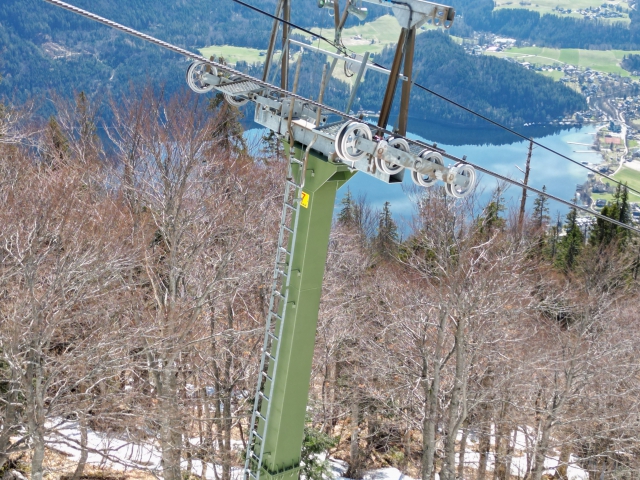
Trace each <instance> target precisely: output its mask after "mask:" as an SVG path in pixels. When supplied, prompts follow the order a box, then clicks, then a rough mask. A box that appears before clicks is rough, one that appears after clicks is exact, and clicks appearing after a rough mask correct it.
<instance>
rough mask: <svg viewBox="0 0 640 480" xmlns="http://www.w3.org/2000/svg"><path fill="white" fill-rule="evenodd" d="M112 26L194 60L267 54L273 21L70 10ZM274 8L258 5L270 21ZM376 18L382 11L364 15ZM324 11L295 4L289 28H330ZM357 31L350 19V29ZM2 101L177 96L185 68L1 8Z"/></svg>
mask: <svg viewBox="0 0 640 480" xmlns="http://www.w3.org/2000/svg"><path fill="white" fill-rule="evenodd" d="M71 3H73V4H74V5H76V6H78V7H80V8H86V9H88V10H90V11H92V12H94V13H97V14H98V15H102V16H104V17H107V18H109V19H111V20H114V21H116V22H119V23H122V24H124V25H127V26H130V27H132V28H135V29H137V30H141V31H143V32H145V33H148V34H150V35H153V36H156V37H158V38H161V39H163V40H166V41H169V42H171V43H174V44H176V45H179V46H180V47H183V48H186V49H189V50H191V51H193V52H197V50H198V49H199V48H202V47H204V46H207V45H236V46H240V47H254V48H266V45H267V43H268V38H269V32H270V31H271V25H272V20H271V19H270V18H268V17H266V16H264V15H260V14H258V13H256V12H253V11H252V10H250V9H247V8H246V7H244V6H242V5H239V4H237V3H234V2H233V1H232V0H216V1H215V2H213V3H212V2H211V1H209V0H195V1H189V2H183V1H176V0H171V1H163V2H157V1H151V0H136V1H118V2H112V1H106V0H101V1H89V0H77V1H74V2H71ZM275 3H276V2H275V0H256V1H253V2H252V5H255V6H256V7H258V8H261V9H263V10H266V11H267V12H270V13H273V10H274V9H275ZM370 10H371V11H370V15H369V18H376V15H379V14H380V13H386V9H383V8H382V7H375V6H373V8H371V9H370ZM328 20H331V19H330V18H329V17H328V11H327V10H326V9H325V10H321V9H319V8H318V7H317V5H316V2H315V1H304V2H297V3H296V7H295V8H294V9H293V13H292V21H294V22H298V23H300V24H302V25H305V26H314V25H315V26H317V25H320V24H323V22H324V23H327V25H328V24H329V23H328ZM354 23H357V20H355V19H353V18H351V19H350V20H349V22H348V25H352V24H354ZM0 51H1V52H2V56H1V57H0V75H1V76H2V77H3V82H2V83H0V95H8V96H9V97H11V98H14V99H16V100H17V101H24V100H25V99H27V98H31V97H33V96H34V95H39V94H43V93H44V92H46V91H47V90H49V89H54V90H56V91H58V92H59V93H61V94H64V95H67V96H68V95H70V94H71V93H72V92H73V91H74V90H75V91H80V90H85V91H88V92H94V91H96V90H97V89H99V88H101V89H109V91H111V92H113V93H115V94H121V93H126V92H128V89H129V87H128V83H129V82H130V81H132V82H133V83H134V84H136V85H141V84H142V85H143V84H144V83H146V82H153V83H156V84H160V85H165V87H166V88H167V89H168V90H169V91H175V90H176V88H177V86H178V85H180V84H181V83H182V82H183V80H184V70H185V69H186V66H187V64H186V63H183V61H182V59H181V58H180V57H179V56H177V55H175V54H173V53H167V52H165V51H163V50H162V49H160V48H159V47H156V46H153V45H149V44H146V43H144V42H142V41H140V40H136V39H133V38H130V37H127V36H125V35H123V34H121V33H116V32H114V31H111V30H109V28H107V27H105V26H102V25H99V24H97V23H94V22H91V21H90V20H85V19H83V18H81V17H79V16H77V15H74V14H72V13H70V12H67V11H64V10H62V9H60V8H58V7H54V6H52V5H50V4H47V3H45V2H44V1H43V0H4V1H3V2H1V3H0Z"/></svg>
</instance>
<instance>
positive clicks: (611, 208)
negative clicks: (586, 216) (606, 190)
mask: <svg viewBox="0 0 640 480" xmlns="http://www.w3.org/2000/svg"><path fill="white" fill-rule="evenodd" d="M600 213H601V214H602V215H603V216H605V217H608V218H611V219H613V220H617V221H619V222H621V223H624V224H629V223H630V222H631V206H630V205H629V191H628V189H627V187H626V185H624V186H621V185H618V187H617V188H616V192H615V193H614V195H613V202H612V203H610V204H609V205H605V206H604V207H603V209H602V211H601V212H600ZM628 232H629V231H628V230H627V229H625V228H622V227H619V226H617V225H614V224H613V223H611V222H608V221H607V220H604V219H602V218H598V219H597V220H596V225H595V227H594V229H593V231H592V232H591V237H590V238H589V242H590V243H591V245H593V246H596V247H599V248H606V247H607V246H608V245H610V244H611V243H612V242H617V243H619V244H620V245H624V244H625V243H626V240H627V239H628V236H629V233H628Z"/></svg>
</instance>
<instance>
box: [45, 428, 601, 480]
mask: <svg viewBox="0 0 640 480" xmlns="http://www.w3.org/2000/svg"><path fill="white" fill-rule="evenodd" d="M47 427H48V428H49V429H51V432H52V433H51V434H50V435H49V436H48V437H47V443H48V446H50V447H52V448H54V449H56V450H58V451H60V452H63V453H65V454H67V455H68V456H69V460H71V461H75V462H77V461H78V460H79V459H80V430H79V429H78V424H77V422H68V421H65V422H63V421H58V422H49V423H48V424H47ZM477 441H478V438H477V435H475V434H474V433H473V432H471V434H470V435H469V436H468V439H467V442H468V447H467V451H466V452H465V456H464V463H465V466H467V467H469V468H477V466H478V463H479V460H480V454H479V453H478V452H474V451H470V450H471V447H472V446H473V445H474V444H477ZM197 443H198V440H197V439H192V444H194V445H197ZM234 443H235V445H234V446H235V447H236V448H238V449H241V448H242V445H241V442H234ZM491 443H492V444H493V443H494V437H493V436H492V438H491ZM87 447H88V450H89V457H88V459H87V463H88V464H90V465H94V466H97V467H103V468H109V469H113V470H119V471H127V470H146V471H150V472H152V473H153V474H154V475H156V476H159V477H161V466H160V461H161V454H160V449H159V447H158V446H157V445H156V444H155V443H144V444H141V443H136V442H134V441H133V440H127V439H126V435H123V438H116V437H113V436H111V435H106V434H102V433H98V432H94V431H92V430H89V432H88V436H87ZM526 448H527V443H526V440H525V435H524V432H522V431H518V434H517V436H516V447H515V452H514V455H513V458H512V460H511V473H512V474H513V475H519V476H520V477H522V476H523V475H524V472H525V471H526V468H527V458H526V455H525V454H524V453H523V452H524V451H525V449H526ZM457 460H458V455H457V454H456V461H457ZM575 461H576V459H575V458H573V457H572V458H571V462H572V464H571V465H569V468H568V472H567V476H568V477H569V480H588V478H589V475H588V474H587V472H585V471H584V470H582V469H581V468H579V467H578V466H577V465H575V463H573V462H575ZM494 462H495V457H494V455H493V453H490V454H489V459H488V462H487V468H488V469H489V470H493V468H494ZM329 465H330V468H331V472H332V476H333V477H334V478H335V479H337V480H344V479H345V477H344V475H345V474H346V472H347V467H348V465H347V463H346V462H344V461H341V460H335V459H329ZM182 467H183V468H184V469H185V470H186V468H187V462H186V460H185V461H183V464H182ZM557 467H558V457H557V456H551V457H549V458H547V460H546V461H545V468H546V472H545V473H549V474H551V475H553V473H555V469H556V468H557ZM202 468H203V465H202V462H201V461H200V460H193V461H192V473H193V474H195V475H198V476H200V475H202ZM215 468H217V469H218V473H219V474H220V473H221V471H220V467H219V466H217V467H215ZM213 469H214V465H213V464H211V463H207V469H206V470H207V471H206V478H207V480H215V474H214V470H213ZM232 478H234V479H240V478H242V469H241V468H234V469H232ZM364 479H365V480H414V479H412V478H411V477H408V476H406V475H404V474H403V473H402V472H400V470H398V469H396V468H381V469H377V470H372V471H370V472H368V473H367V474H366V475H365V477H364ZM436 480H439V477H438V475H437V474H436Z"/></svg>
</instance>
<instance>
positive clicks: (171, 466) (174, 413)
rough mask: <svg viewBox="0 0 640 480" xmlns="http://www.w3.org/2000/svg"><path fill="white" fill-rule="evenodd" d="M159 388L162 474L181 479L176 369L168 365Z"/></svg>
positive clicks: (168, 478)
mask: <svg viewBox="0 0 640 480" xmlns="http://www.w3.org/2000/svg"><path fill="white" fill-rule="evenodd" d="M160 376H161V378H162V384H161V388H160V389H159V392H158V393H159V394H160V395H159V397H160V398H159V404H160V407H161V408H160V412H161V419H160V447H161V449H162V476H163V477H164V480H181V474H180V454H181V450H182V434H181V431H180V418H179V412H178V405H177V400H178V399H177V376H176V371H175V369H173V368H171V367H170V366H169V365H166V366H165V368H164V369H163V371H162V373H161V375H160Z"/></svg>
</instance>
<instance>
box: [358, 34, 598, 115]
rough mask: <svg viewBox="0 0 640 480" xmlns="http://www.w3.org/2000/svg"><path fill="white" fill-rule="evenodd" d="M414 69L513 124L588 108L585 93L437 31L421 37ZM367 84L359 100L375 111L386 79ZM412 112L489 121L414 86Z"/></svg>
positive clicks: (386, 58) (427, 81)
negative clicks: (469, 50) (470, 51)
mask: <svg viewBox="0 0 640 480" xmlns="http://www.w3.org/2000/svg"><path fill="white" fill-rule="evenodd" d="M392 59H393V52H392V51H391V50H387V51H385V52H383V54H382V55H381V56H379V57H378V58H376V61H377V62H379V63H382V64H383V65H391V62H392ZM414 71H415V72H416V73H415V80H416V82H418V83H420V84H421V85H424V86H426V87H427V88H429V89H431V90H433V91H435V92H437V93H439V94H441V95H444V96H446V97H448V98H450V99H452V100H455V101H456V102H458V103H461V104H462V105H465V106H467V107H469V108H471V109H473V110H475V111H477V112H479V113H482V114H483V115H485V116H488V117H490V118H492V119H494V120H497V121H500V122H504V123H507V124H510V125H522V124H523V123H532V122H548V121H549V120H552V119H556V118H558V117H559V116H563V115H567V114H572V113H573V112H576V111H579V110H583V109H585V108H586V107H587V104H586V101H585V100H584V98H583V97H582V96H581V95H579V94H578V93H576V92H575V91H573V90H571V89H570V88H567V87H566V86H564V85H563V84H561V83H557V82H554V81H553V80H551V79H550V78H546V77H543V76H541V75H538V74H536V73H535V72H533V71H529V70H525V69H524V68H522V67H521V66H520V65H517V64H513V63H509V62H506V61H504V60H500V59H497V58H494V57H490V56H471V55H467V54H466V53H465V51H464V49H463V48H462V47H461V46H460V45H458V44H456V43H455V42H453V41H452V40H451V38H450V37H449V36H447V35H444V34H442V33H440V32H437V31H433V32H427V33H424V34H422V35H420V36H419V37H418V40H417V44H416V53H415V62H414ZM369 82H370V83H368V86H369V87H368V88H363V89H361V91H360V92H361V94H360V102H361V105H362V106H363V107H364V108H369V109H373V108H375V109H376V110H377V109H378V108H379V106H378V105H379V103H380V100H379V98H376V97H375V92H382V91H384V86H385V85H386V77H383V76H382V75H373V74H372V75H370V77H369ZM396 105H397V103H396ZM410 115H411V116H412V117H414V118H417V119H423V120H433V121H436V122H441V123H452V124H467V125H486V123H483V121H482V120H480V119H478V118H477V117H474V116H472V115H471V114H468V113H466V112H464V111H463V110H460V109H459V108H458V107H454V106H452V105H450V104H448V103H446V102H445V101H444V100H441V99H439V98H437V97H435V96H433V95H432V94H430V93H427V92H425V91H422V90H420V89H419V88H418V87H413V90H412V101H411V106H410Z"/></svg>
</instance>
